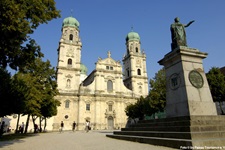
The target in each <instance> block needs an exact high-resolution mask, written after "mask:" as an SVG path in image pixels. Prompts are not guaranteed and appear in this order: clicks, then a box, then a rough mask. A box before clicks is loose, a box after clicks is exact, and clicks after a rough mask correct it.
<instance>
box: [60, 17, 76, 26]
mask: <svg viewBox="0 0 225 150" xmlns="http://www.w3.org/2000/svg"><path fill="white" fill-rule="evenodd" d="M62 26H63V27H76V28H79V26H80V23H79V22H78V21H77V19H76V18H73V17H67V18H65V19H64V20H63V24H62Z"/></svg>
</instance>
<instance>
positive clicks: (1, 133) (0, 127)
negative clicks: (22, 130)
mask: <svg viewBox="0 0 225 150" xmlns="http://www.w3.org/2000/svg"><path fill="white" fill-rule="evenodd" d="M4 127H5V121H2V123H1V126H0V136H1V135H3V133H4Z"/></svg>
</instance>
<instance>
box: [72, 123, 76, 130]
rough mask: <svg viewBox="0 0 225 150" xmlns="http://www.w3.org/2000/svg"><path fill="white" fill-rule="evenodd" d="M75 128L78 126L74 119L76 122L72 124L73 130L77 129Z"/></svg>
mask: <svg viewBox="0 0 225 150" xmlns="http://www.w3.org/2000/svg"><path fill="white" fill-rule="evenodd" d="M75 128H76V122H75V121H74V122H73V125H72V130H73V132H74V131H75Z"/></svg>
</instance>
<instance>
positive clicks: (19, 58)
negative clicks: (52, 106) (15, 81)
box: [0, 0, 60, 69]
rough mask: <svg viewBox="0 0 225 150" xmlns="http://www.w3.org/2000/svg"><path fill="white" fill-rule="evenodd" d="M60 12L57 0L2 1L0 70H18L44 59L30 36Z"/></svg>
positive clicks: (0, 6) (0, 5)
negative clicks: (40, 58)
mask: <svg viewBox="0 0 225 150" xmlns="http://www.w3.org/2000/svg"><path fill="white" fill-rule="evenodd" d="M59 13H60V12H59V11H58V10H57V9H56V7H55V2H54V0H1V1H0V22H1V23H0V35H1V36H0V52H1V54H0V67H2V68H6V67H7V65H9V66H10V67H11V68H12V69H18V67H23V66H25V65H27V64H29V63H31V62H33V61H34V58H35V57H40V56H43V54H42V53H41V51H40V47H39V46H38V45H37V44H36V42H35V40H34V39H32V38H31V37H30V34H32V33H33V32H34V30H35V29H36V28H37V27H38V26H39V25H40V24H43V23H47V22H48V21H50V20H52V19H53V18H57V17H59V16H60V15H59Z"/></svg>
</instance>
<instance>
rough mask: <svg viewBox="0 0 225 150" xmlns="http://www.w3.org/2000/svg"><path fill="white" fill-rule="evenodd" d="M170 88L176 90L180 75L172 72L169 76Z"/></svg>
mask: <svg viewBox="0 0 225 150" xmlns="http://www.w3.org/2000/svg"><path fill="white" fill-rule="evenodd" d="M169 81H170V88H171V89H172V90H176V89H177V88H179V86H180V76H179V75H178V74H177V73H174V74H172V75H171V76H170V80H169Z"/></svg>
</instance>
